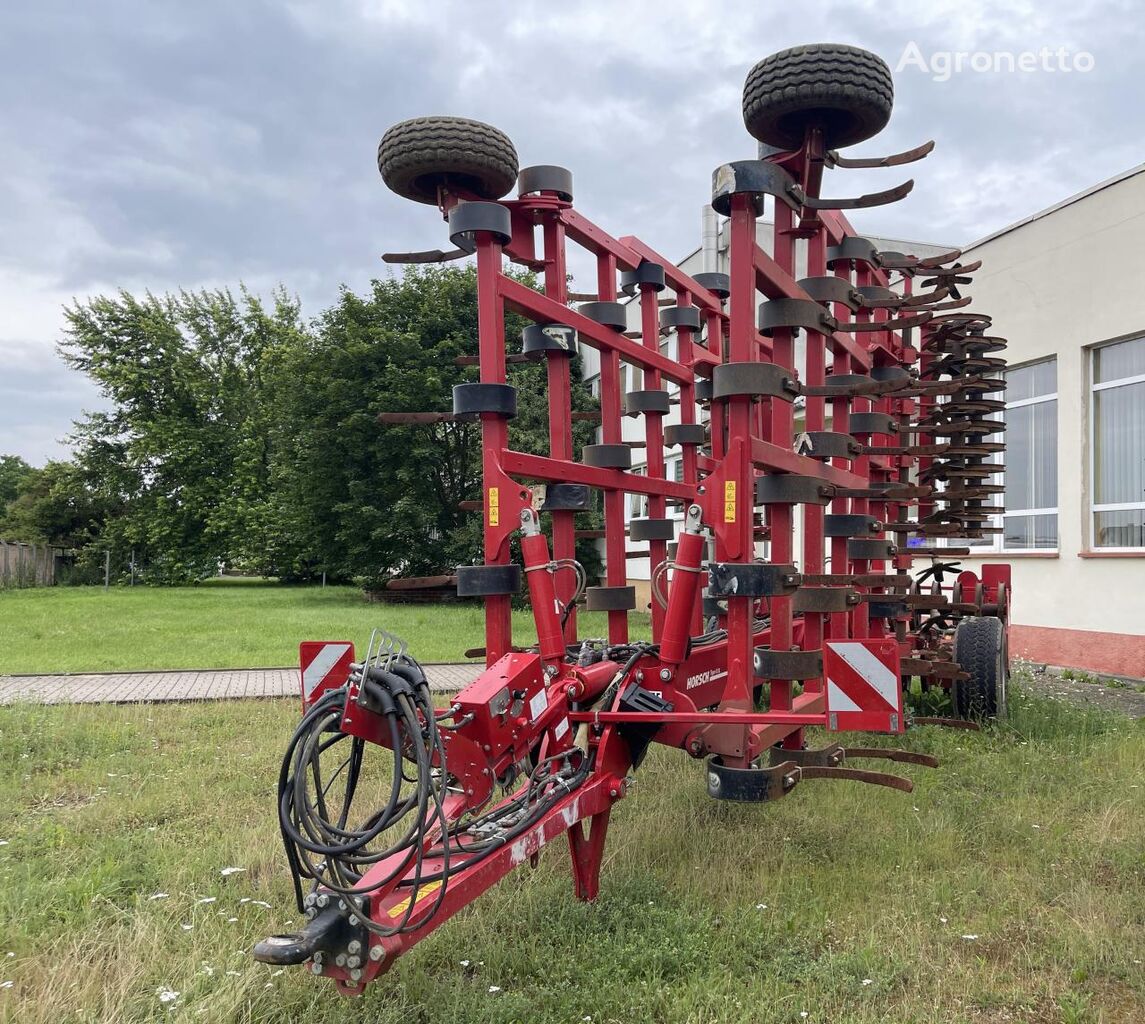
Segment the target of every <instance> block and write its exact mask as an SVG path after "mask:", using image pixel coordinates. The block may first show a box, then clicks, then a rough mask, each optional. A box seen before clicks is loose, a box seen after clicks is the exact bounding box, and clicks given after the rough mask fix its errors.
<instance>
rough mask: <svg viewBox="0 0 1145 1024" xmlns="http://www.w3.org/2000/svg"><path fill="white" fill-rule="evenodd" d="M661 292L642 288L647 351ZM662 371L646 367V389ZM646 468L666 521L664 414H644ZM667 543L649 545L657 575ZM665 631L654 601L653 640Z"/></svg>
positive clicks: (655, 342)
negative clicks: (654, 486)
mask: <svg viewBox="0 0 1145 1024" xmlns="http://www.w3.org/2000/svg"><path fill="white" fill-rule="evenodd" d="M658 298H659V292H657V291H656V289H655V288H654V287H653V286H652V285H641V287H640V336H641V341H642V342H643V344H644V347H645V348H648V349H655V350H656V351H657V352H659V351H660V308H659V302H658ZM661 383H662V382H661V379H660V373H659V371H657V370H655V369H653V368H650V367H645V369H644V387H645V388H647V389H649V390H652V389H659V388H660V387H661ZM644 438H645V445H646V447H645V449H644V451H645V467H644V472H645V475H646V476H647V477H648V479H649V480H650V481H656V482H657V489H656V491H654V492H653V493H651V494H649V496H648V515H649V516H650V517H651V518H652V519H663V518H664V517H665V513H666V511H667V506H666V505H665V504H664V490H663V486H662V484H660V483H659V482H660V481H663V480H664V479H665V475H664V468H665V466H664V417H663V415H662V414H661V413H645V414H644ZM666 554H667V545H666V543H665V541H662V540H653V541H649V542H648V568H649V572H650V573H652V572H655V571H656V568H657V566H659V565H660V564H661V563H662V562H663V561H664V559H665V556H666ZM663 629H664V609H663V608H661V607H660V605H659V603H658V602H656V601H653V602H652V640H653V642H654V643H658V642H659V641H660V635H661V632H662V631H663Z"/></svg>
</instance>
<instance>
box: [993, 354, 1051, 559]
mask: <svg viewBox="0 0 1145 1024" xmlns="http://www.w3.org/2000/svg"><path fill="white" fill-rule="evenodd" d="M1057 362H1058V357H1057V355H1056V354H1055V355H1052V356H1043V357H1042V358H1040V359H1030V360H1027V361H1026V362H1024V363H1018V364H1017V365H1016V366H1007V367H1006V368H1005V372H1006V373H1012V372H1013V371H1015V370H1025V369H1028V368H1029V367H1031V366H1039V365H1041V364H1042V363H1053V364H1054V382H1055V384H1054V390H1053V391H1052V392H1047V393H1046V394H1044V395H1035V396H1034V397H1033V398H1018V399H1015V400H1014V401H1013V402H1006V408H1005V409H1004V410H1002V418H1003V419H1005V416H1006V413H1008V412H1009V411H1010V410H1011V409H1025V408H1028V407H1029V406H1031V405H1042V404H1043V403H1045V402H1054V403H1056V402H1057V401H1058V394H1059V390H1058V384H1057V380H1058V373H1057V369H1058V368H1057ZM995 394H996V392H995ZM1002 394H1003V396H1004V395H1005V392H1003V393H1002ZM987 397H990V396H987ZM1007 425H1008V424H1007ZM1057 426H1058V424H1057V417H1056V416H1055V417H1054V458H1055V459H1057V457H1058V451H1059V448H1060V445H1061V438H1060V437H1059V436H1058V432H1057ZM1002 436H1003V438H1005V437H1006V432H1005V431H1003V434H1002ZM1008 455H1009V444H1008V443H1007V450H1006V451H1005V452H1002V453H1001V455H1000V456H999V457H998V458H997V459H996V461H999V462H1002V463H1003V464H1005V463H1004V459H1005V457H1006V456H1008ZM990 479H991V480H993V481H997V482H999V483H1002V484H1004V483H1005V474H1003V473H995V474H994V475H993V476H992V477H991V478H990ZM999 497H1001V499H1002V504H1003V506H1005V502H1006V492H1005V491H1003V492H1002V493H1001V494H1000V495H999ZM1018 516H1057V520H1058V522H1057V531H1056V533H1057V543H1056V544H1054V546H1053V547H1049V548H1036V547H1014V548H1011V547H1007V546H1006V530H1005V525H1006V519H1007V518H1010V517H1013V518H1017V517H1018ZM989 521H990V525H991V526H1001V527H1002V531H1001V532H1000V533H995V534H993V535H992V536H991V537H990V540H989V543H987V544H975V545H972V546H971V548H970V551H971V553H972V554H976V555H977V554H1006V555H1041V556H1044V557H1047V558H1051V557H1053V556H1055V555H1058V554H1060V553H1061V498H1060V496H1059V497H1058V502H1057V504H1056V505H1054V506H1053V507H1052V508H1020V509H1011V508H1007V507H1003V510H1002V512H1001V513H1000V514H995V515H993V516H991V517H990V520H989Z"/></svg>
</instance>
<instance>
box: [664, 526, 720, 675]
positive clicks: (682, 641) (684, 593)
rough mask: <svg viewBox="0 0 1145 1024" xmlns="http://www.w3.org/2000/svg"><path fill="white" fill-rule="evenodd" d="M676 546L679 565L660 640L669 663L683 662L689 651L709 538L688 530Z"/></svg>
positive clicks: (677, 563)
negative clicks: (702, 566)
mask: <svg viewBox="0 0 1145 1024" xmlns="http://www.w3.org/2000/svg"><path fill="white" fill-rule="evenodd" d="M676 545H677V546H676V568H675V570H674V571H673V573H672V585H671V586H670V587H669V588H668V609H667V612H666V614H665V616H664V633H663V636H662V637H661V640H660V660H661V661H663V662H665V663H667V664H669V665H679V664H680V663H681V662H682V661H683V660H684V658H685V657H686V656H687V653H688V640H689V638H690V635H691V634H690V629H691V626H692V620H693V618H694V615H693V613H694V611H695V609H696V605H697V600H696V597H697V595H698V593H699V590H700V583H701V582H702V578H701V577H702V574H701V572H700V562H701V560H702V559H703V557H704V549H705V548H706V547H707V540H706V539H705V538H704V535H703V534H702V533H699V532H698V531H697V532H695V533H690V532H688V531H687V530H685V531H684V532H683V533H681V534H680V537H679V540H678V541H677V542H676ZM653 604H655V602H653Z"/></svg>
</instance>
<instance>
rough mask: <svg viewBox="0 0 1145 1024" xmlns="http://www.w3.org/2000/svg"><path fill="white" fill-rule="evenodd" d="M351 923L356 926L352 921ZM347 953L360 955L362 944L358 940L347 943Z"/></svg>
mask: <svg viewBox="0 0 1145 1024" xmlns="http://www.w3.org/2000/svg"><path fill="white" fill-rule="evenodd" d="M350 923H351V924H354V922H353V921H351V922H350ZM346 952H347V953H360V952H362V944H361V943H360V942H359V941H358V940H357V939H351V940H350V941H349V942H348V943H346Z"/></svg>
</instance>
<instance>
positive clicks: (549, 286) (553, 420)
mask: <svg viewBox="0 0 1145 1024" xmlns="http://www.w3.org/2000/svg"><path fill="white" fill-rule="evenodd" d="M543 230H544V244H545V295H547V296H548V297H549V298H550V299H553V300H554V301H555V302H559V303H561V304H562V305H564V304H565V303H566V302H568V267H567V264H566V262H565V227H564V224H562V223H561V219H560V217H559V216H558V215H557V214H556V213H555V212H554V213H549V214H547V215H546V216H545V220H544V229H543ZM569 364H570V360H569V359H567V358H565V357H564V356H563V355H553V354H549V355H548V356H547V357H546V367H545V369H546V375H547V382H548V395H549V456H550V457H551V458H554V459H565V460H567V461H569V462H571V461H572V458H573V439H572V380H571V367H570V365H569ZM552 517H553V557H554V558H555V559H557V560H561V559H574V558H576V513H575V512H570V511H566V510H558V511H555V512H553V513H552ZM556 588H557V596H558V598H559V599H560V601H561V603H562V605H566V606H567V605H568V602H569V601H570V600H571V599H572V596H573V590H574V588H575V582H574V581H572V580H571V579H570V578H569V574H568V573H562V574H559V575H558V577H557V580H556ZM576 636H577V623H576V607H575V606H574V607H572V608H571V609H569V613H568V617H567V619H566V620H565V640H566V641H567V642H569V643H572V642H573V641H574V640H575V639H576Z"/></svg>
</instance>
